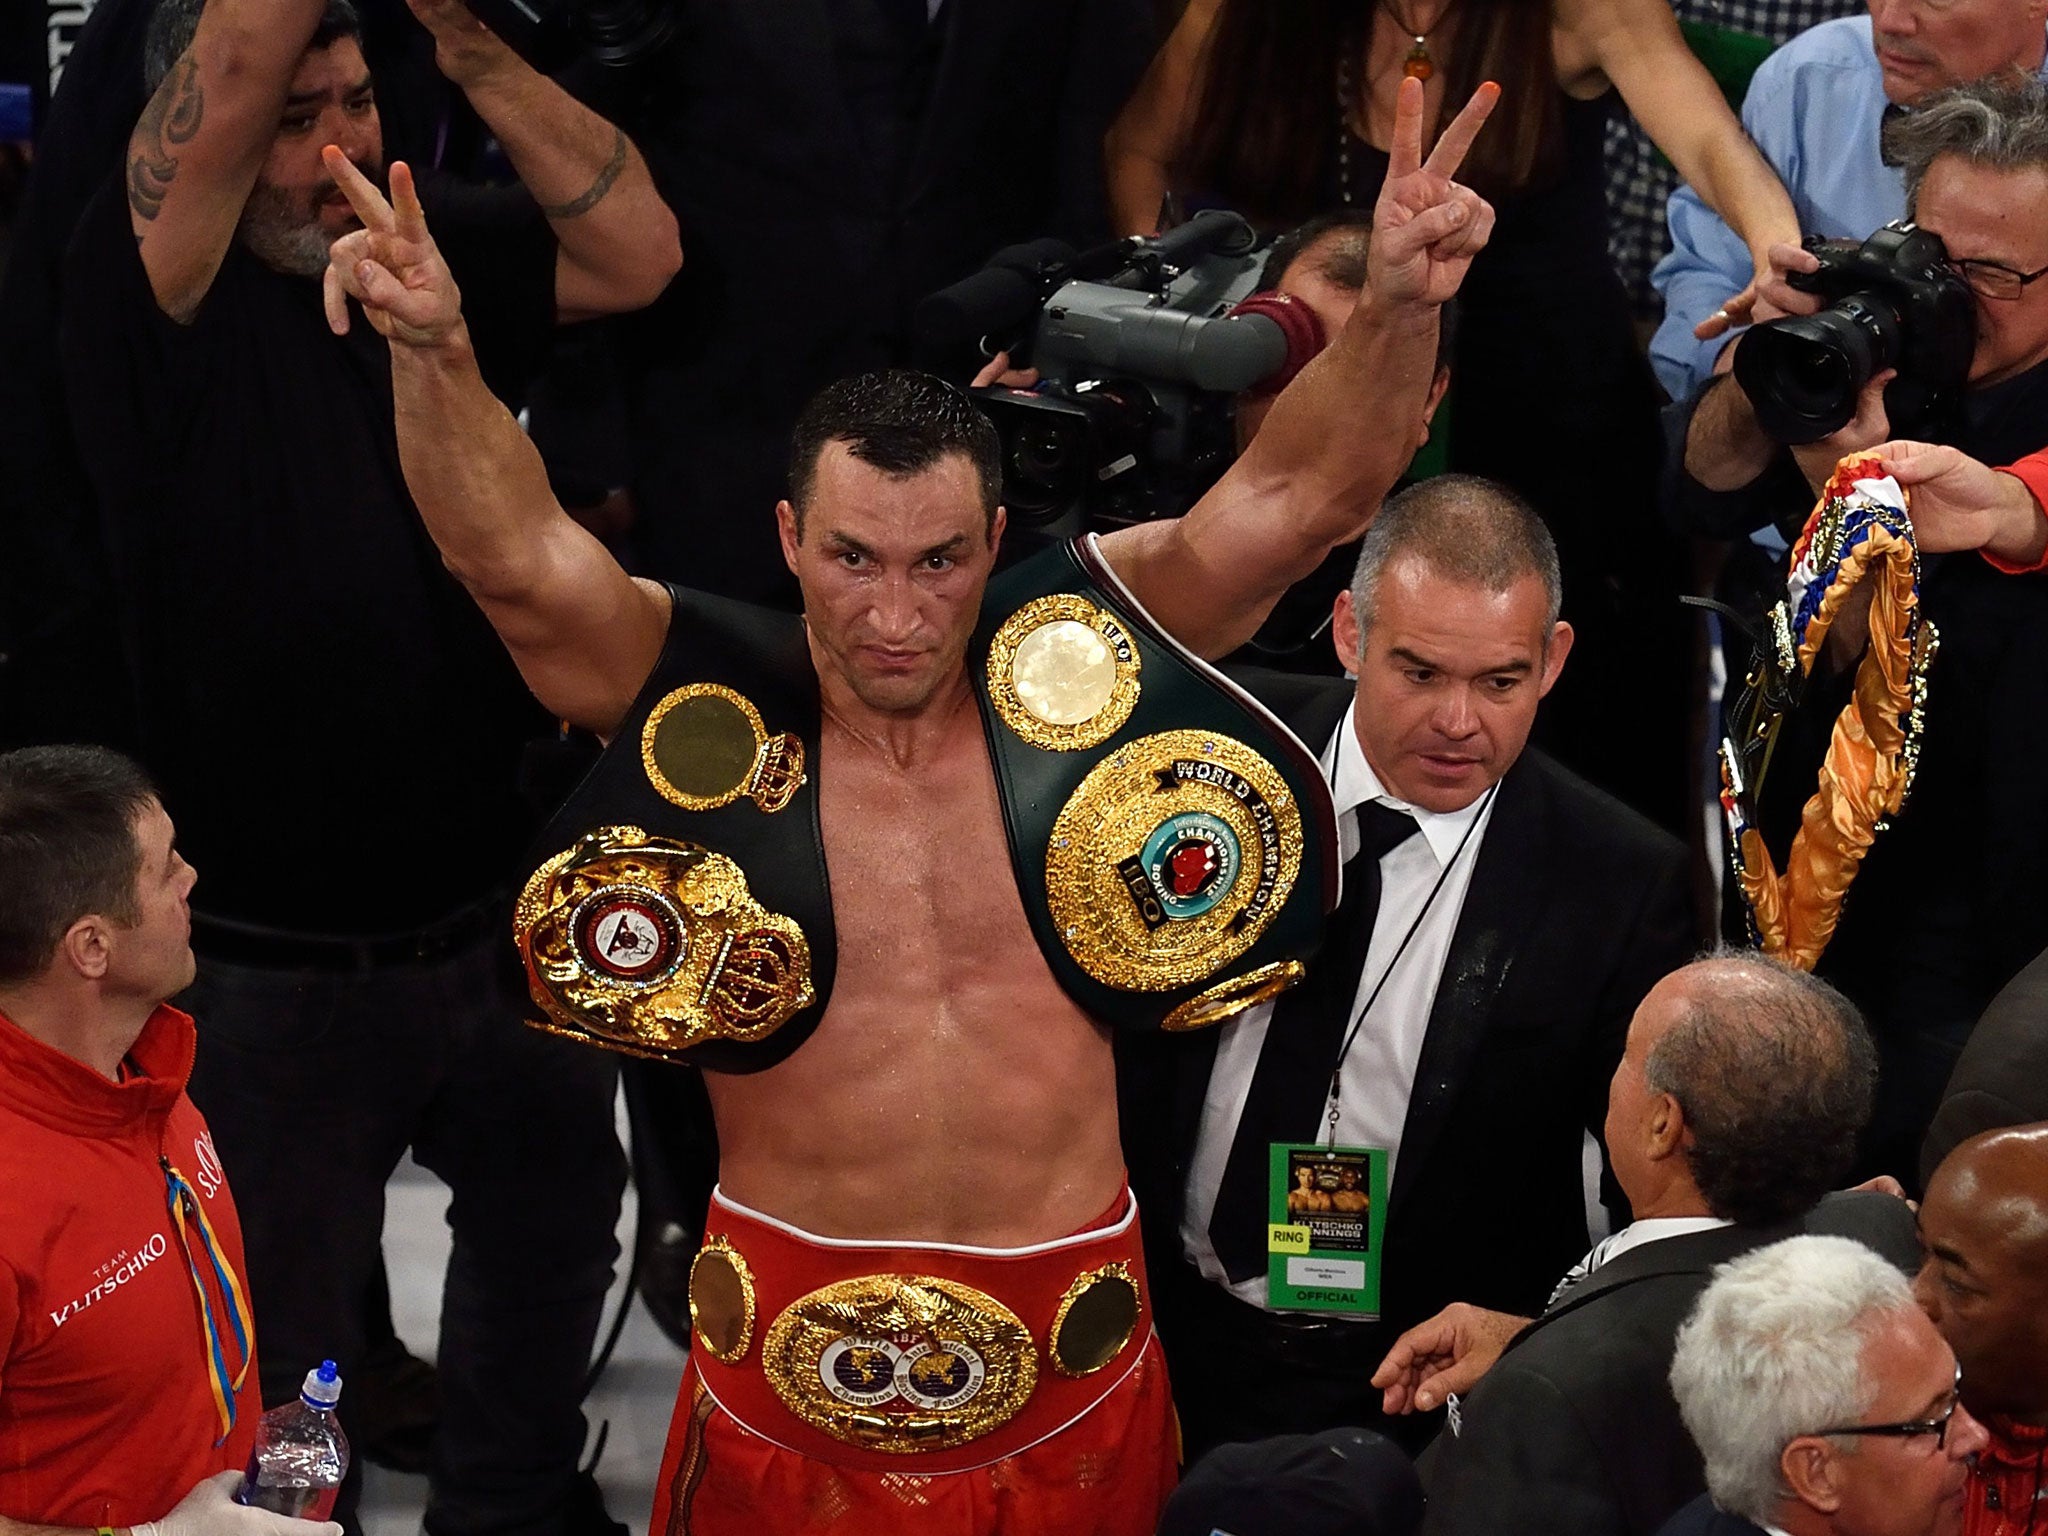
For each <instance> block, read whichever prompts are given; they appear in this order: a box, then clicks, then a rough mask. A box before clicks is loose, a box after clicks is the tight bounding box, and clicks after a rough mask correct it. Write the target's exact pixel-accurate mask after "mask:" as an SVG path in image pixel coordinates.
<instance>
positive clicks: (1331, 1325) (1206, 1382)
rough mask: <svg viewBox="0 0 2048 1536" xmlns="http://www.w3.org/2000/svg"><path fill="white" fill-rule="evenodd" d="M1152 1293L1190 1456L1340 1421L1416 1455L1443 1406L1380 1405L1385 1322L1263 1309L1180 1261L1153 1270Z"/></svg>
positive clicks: (1388, 1339)
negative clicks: (1386, 1408)
mask: <svg viewBox="0 0 2048 1536" xmlns="http://www.w3.org/2000/svg"><path fill="white" fill-rule="evenodd" d="M1152 1302H1153V1309H1154V1316H1155V1320H1156V1323H1157V1326H1158V1329H1159V1338H1160V1342H1161V1343H1163V1344H1164V1345H1165V1346H1166V1368H1167V1372H1168V1375H1169V1378H1170V1379H1171V1380H1172V1382H1173V1402H1174V1407H1175V1408H1176V1409H1178V1410H1179V1412H1180V1432H1181V1443H1182V1449H1183V1454H1184V1457H1185V1459H1186V1461H1187V1462H1188V1463H1189V1464H1190V1465H1192V1464H1193V1463H1194V1461H1195V1460H1196V1458H1197V1457H1199V1456H1201V1455H1203V1454H1204V1453H1205V1452H1208V1451H1211V1450H1213V1449H1215V1448H1216V1447H1217V1446H1219V1445H1228V1444H1231V1443H1233V1442H1235V1441H1240V1440H1263V1439H1265V1438H1266V1437H1268V1436H1269V1435H1310V1434H1317V1433H1320V1432H1321V1431H1323V1430H1326V1429H1336V1428H1339V1427H1342V1426H1357V1427H1360V1428H1364V1429H1371V1430H1376V1431H1378V1432H1379V1433H1380V1434H1383V1435H1385V1436H1386V1437H1387V1438H1388V1439H1390V1440H1392V1441H1393V1442H1394V1443H1395V1444H1396V1445H1398V1446H1400V1447H1401V1449H1403V1450H1404V1451H1407V1452H1408V1453H1409V1454H1410V1455H1414V1454H1416V1453H1417V1452H1419V1451H1420V1450H1421V1449H1422V1447H1423V1446H1425V1445H1427V1444H1428V1443H1429V1441H1430V1439H1431V1438H1432V1437H1433V1436H1434V1435H1435V1434H1436V1432H1437V1429H1438V1427H1439V1426H1440V1425H1441V1424H1442V1423H1443V1415H1442V1413H1441V1412H1437V1413H1426V1414H1407V1415H1404V1416H1402V1417H1398V1418H1389V1417H1388V1416H1387V1415H1385V1414H1383V1413H1382V1412H1381V1411H1380V1394H1379V1392H1378V1390H1377V1389H1375V1388H1374V1386H1373V1385H1372V1373H1373V1372H1374V1371H1376V1370H1378V1369H1379V1364H1380V1361H1381V1360H1383V1359H1385V1358H1386V1353H1387V1350H1388V1349H1390V1348H1391V1347H1392V1346H1393V1342H1394V1340H1395V1338H1396V1337H1397V1336H1398V1331H1397V1330H1395V1329H1394V1328H1392V1327H1390V1326H1388V1325H1387V1324H1384V1323H1375V1322H1354V1321H1348V1320H1342V1319H1322V1318H1315V1317H1310V1316H1306V1315H1301V1314H1281V1313H1274V1312H1267V1311H1264V1310H1262V1309H1260V1308H1258V1307H1254V1306H1252V1305H1250V1304H1249V1303H1246V1302H1242V1301H1239V1300H1238V1299H1237V1298H1236V1297H1235V1296H1233V1295H1231V1294H1230V1293H1229V1292H1228V1291H1226V1290H1224V1289H1223V1287H1222V1286H1220V1285H1215V1284H1212V1283H1211V1282H1209V1281H1207V1280H1204V1279H1203V1278H1202V1276H1201V1274H1200V1273H1199V1272H1198V1271H1197V1270H1196V1269H1195V1268H1194V1266H1193V1265H1191V1264H1188V1263H1186V1262H1185V1261H1183V1262H1179V1263H1172V1264H1160V1265H1158V1266H1157V1267H1156V1268H1155V1269H1154V1270H1153V1272H1152Z"/></svg>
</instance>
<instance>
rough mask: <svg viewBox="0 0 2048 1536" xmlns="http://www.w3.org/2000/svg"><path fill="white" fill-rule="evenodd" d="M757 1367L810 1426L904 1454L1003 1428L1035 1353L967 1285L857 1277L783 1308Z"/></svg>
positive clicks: (1019, 1401)
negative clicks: (759, 1367) (759, 1366)
mask: <svg viewBox="0 0 2048 1536" xmlns="http://www.w3.org/2000/svg"><path fill="white" fill-rule="evenodd" d="M761 1368H762V1370H763V1372H765V1374H766V1375H767V1378H768V1384H769V1385H770V1386H771V1387H772V1388H773V1389H774V1391H775V1395H776V1396H777V1397H779V1398H780V1399H781V1400H782V1403H783V1406H784V1407H786V1408H788V1409H789V1411H790V1412H791V1413H793V1414H795V1415H796V1416H797V1417H798V1418H799V1419H801V1420H803V1421H804V1422H805V1423H806V1424H809V1425H810V1426H811V1427H812V1428H814V1429H820V1430H823V1431H824V1432H825V1433H826V1434H828V1435H831V1436H832V1437H833V1438H834V1439H837V1440H843V1441H845V1442H846V1443H847V1444H849V1445H859V1446H865V1447H867V1448H869V1449H871V1450H879V1451H889V1452H898V1453H901V1454H904V1455H910V1454H914V1453H916V1452H919V1451H936V1450H946V1449H950V1448H951V1447H953V1446H956V1445H964V1444H966V1443H967V1442H968V1441H970V1440H974V1439H977V1438H979V1437H980V1436H982V1435H985V1434H987V1433H988V1432H989V1431H990V1430H993V1429H996V1428H998V1427H999V1426H1001V1425H1002V1424H1005V1423H1007V1422H1008V1421H1009V1420H1010V1419H1011V1418H1012V1417H1014V1416H1015V1415H1016V1413H1017V1411H1018V1410H1019V1409H1020V1408H1022V1407H1023V1406H1024V1404H1025V1401H1026V1400H1027V1399H1028V1398H1029V1397H1030V1396H1031V1391H1032V1388H1033V1387H1035V1386H1036V1385H1037V1383H1038V1350H1037V1347H1036V1346H1035V1345H1034V1344H1033V1343H1032V1340H1031V1334H1030V1331H1029V1330H1028V1329H1027V1328H1025V1326H1024V1324H1023V1323H1022V1322H1021V1321H1020V1320H1019V1319H1018V1317H1017V1315H1016V1314H1015V1313H1013V1312H1012V1311H1010V1309H1009V1308H1008V1307H1006V1306H1004V1305H1003V1304H1002V1303H1001V1302H999V1301H997V1300H996V1299H995V1298H994V1297H993V1296H989V1295H987V1294H985V1293H983V1292H981V1291H978V1290H976V1289H974V1288H973V1287H972V1286H969V1285H962V1284H960V1283H959V1282H958V1281H955V1280H942V1279H939V1278H937V1277H935V1276H931V1275H866V1276H862V1277H861V1278H859V1279H857V1280H841V1281H839V1282H838V1283H836V1284H834V1285H828V1286H825V1287H823V1288H822V1289H820V1290H815V1291H812V1292H811V1293H810V1294H809V1295H806V1296H802V1297H799V1298H798V1299H797V1300H795V1301H793V1302H791V1303H790V1304H789V1306H788V1307H786V1308H785V1309H784V1310H783V1312H782V1315H781V1316H780V1317H778V1318H776V1319H775V1322H774V1324H773V1325H772V1326H771V1327H770V1328H769V1330H768V1336H767V1338H766V1339H765V1340H764V1341H763V1343H762V1345H761Z"/></svg>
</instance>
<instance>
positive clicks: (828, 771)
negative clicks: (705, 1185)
mask: <svg viewBox="0 0 2048 1536" xmlns="http://www.w3.org/2000/svg"><path fill="white" fill-rule="evenodd" d="M957 692H958V702H957V703H956V704H955V705H954V706H953V708H952V710H951V714H950V718H949V720H948V721H947V724H946V728H945V729H944V731H943V733H942V734H941V735H940V736H939V737H938V739H937V741H936V742H935V744H934V750H933V751H932V752H931V753H930V754H929V756H928V757H927V758H926V759H925V760H924V761H920V762H915V763H913V764H911V765H909V766H908V767H899V766H897V765H896V764H895V763H894V762H892V761H890V760H889V759H888V757H887V756H886V755H885V754H883V753H881V752H879V751H878V750H877V749H876V748H875V747H873V746H871V745H869V743H868V742H867V741H865V740H863V739H862V738H861V737H860V736H858V735H856V734H855V733H854V732H851V731H849V730H848V729H847V728H846V727H845V726H844V725H842V724H840V723H839V722H837V721H836V720H834V719H833V718H832V717H831V716H830V714H828V715H827V718H826V722H825V731H824V740H823V744H822V751H821V754H820V756H821V761H820V762H819V764H818V793H819V815H820V820H821V821H822V822H823V825H824V831H825V860H826V866H827V868H828V869H829V870H830V872H831V880H832V910H833V916H834V920H835V921H836V922H837V924H838V928H839V969H838V974H837V976H836V978H835V980H834V982H833V986H832V999H831V1002H830V1004H829V1005H828V1006H827V1008H826V1010H825V1017H824V1019H823V1020H822V1021H821V1022H820V1024H819V1025H818V1029H817V1032H816V1033H815V1034H813V1035H812V1036H811V1038H810V1039H809V1040H807V1041H806V1042H805V1043H804V1047H803V1049H802V1050H800V1051H798V1052H796V1053H795V1054H794V1055H792V1056H791V1057H790V1058H789V1059H788V1060H787V1061H784V1062H782V1063H781V1064H780V1065H779V1066H774V1067H770V1068H769V1069H768V1070H767V1071H765V1072H756V1073H750V1074H748V1075H745V1076H726V1075H722V1074H718V1073H707V1074H706V1075H705V1085H706V1087H707V1088H708V1089H709V1090H710V1094H711V1103H712V1108H713V1111H714V1112H715V1113H716V1115H717V1118H718V1132H719V1180H720V1183H721V1185H722V1186H723V1188H724V1189H725V1192H726V1193H727V1194H729V1195H731V1196H732V1197H733V1199H735V1200H737V1201H739V1202H740V1203H741V1204H742V1205H749V1206H752V1207H754V1208H755V1209H756V1210H771V1211H773V1212H774V1213H775V1214H776V1215H777V1216H778V1217H780V1218H782V1219H783V1220H786V1221H791V1222H794V1223H795V1224H796V1225H798V1226H800V1227H804V1228H807V1229H808V1230H810V1231H813V1232H817V1233H821V1234H823V1235H825V1236H828V1237H866V1238H870V1239H872V1238H874V1237H877V1236H884V1237H900V1238H910V1239H923V1240H927V1241H946V1242H955V1243H970V1244H976V1245H980V1246H985V1247H1013V1246H1017V1245H1020V1244H1024V1243H1029V1242H1036V1241H1041V1240H1043V1239H1045V1238H1047V1237H1049V1236H1053V1235H1058V1234H1062V1233H1066V1232H1071V1231H1074V1230H1076V1229H1078V1228H1080V1227H1082V1226H1084V1225H1086V1224H1087V1223H1089V1222H1090V1221H1091V1220H1092V1219H1093V1218H1094V1217H1096V1216H1098V1215H1100V1214H1101V1213H1102V1212H1103V1211H1104V1210H1105V1209H1106V1208H1107V1207H1108V1205H1109V1204H1110V1202H1111V1201H1112V1200H1113V1199H1115V1197H1116V1194H1117V1191H1118V1189H1119V1188H1121V1186H1122V1181H1123V1155H1122V1153H1121V1151H1120V1150H1119V1148H1118V1145H1117V1136H1116V1095H1115V1085H1114V1077H1113V1074H1112V1069H1111V1064H1110V1053H1109V1033H1108V1031H1107V1030H1106V1029H1104V1028H1103V1027H1102V1026H1101V1025H1099V1024H1097V1023H1095V1022H1094V1021H1093V1020H1091V1019H1090V1018H1089V1017H1088V1016H1087V1015H1086V1014H1084V1013H1083V1012H1082V1011H1081V1010H1080V1009H1079V1008H1077V1007H1076V1006H1075V1005H1074V1002H1073V1000H1072V999H1071V998H1069V997H1068V996H1067V994H1066V993H1065V992H1064V991H1062V990H1061V989H1060V986H1059V984H1058V983H1057V982H1056V981H1054V980H1053V976H1052V971H1051V970H1050V968H1048V966H1047V965H1046V963H1045V957H1044V955H1043V954H1042V953H1041V952H1040V950H1039V948H1038V942H1037V940H1036V939H1034V938H1033V937H1032V934H1031V930H1030V928H1029V926H1028V925H1027V923H1026V921H1025V917H1024V904H1023V901H1022V900H1021V898H1020V897H1019V896H1018V894H1017V885H1016V881H1015V880H1014V879H1013V878H1012V877H1011V874H1010V854H1009V849H1008V845H1007V843H1006V842H1005V839H1004V835H1003V825H1002V819H1001V811H1000V807H999V805H998V802H997V799H996V783H995V774H994V770H993V769H992V767H991V766H990V761H989V756H988V748H987V745H986V742H985V741H984V739H983V736H982V729H981V718H980V713H979V711H978V709H977V707H976V705H975V703H974V700H973V698H972V696H971V695H969V694H968V692H967V691H966V689H965V687H964V685H963V686H960V687H959V688H958V690H957ZM799 1105H800V1106H802V1111H801V1113H792V1112H791V1110H792V1107H793V1106H799Z"/></svg>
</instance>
